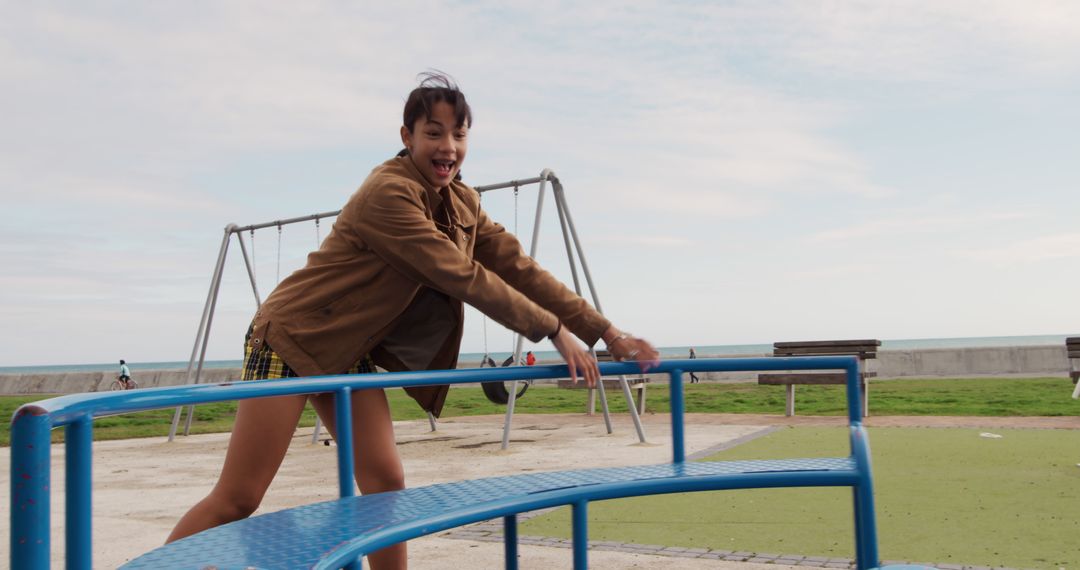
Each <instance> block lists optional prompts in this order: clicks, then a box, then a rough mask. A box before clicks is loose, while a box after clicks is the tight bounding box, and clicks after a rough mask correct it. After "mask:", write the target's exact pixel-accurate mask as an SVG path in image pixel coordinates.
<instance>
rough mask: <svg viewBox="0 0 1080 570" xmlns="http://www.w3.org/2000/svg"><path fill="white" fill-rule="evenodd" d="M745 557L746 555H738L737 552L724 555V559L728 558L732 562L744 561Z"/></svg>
mask: <svg viewBox="0 0 1080 570" xmlns="http://www.w3.org/2000/svg"><path fill="white" fill-rule="evenodd" d="M747 558H748V557H747V556H739V555H737V554H728V555H727V556H725V557H724V560H730V561H732V562H744V561H745V560H746V559H747Z"/></svg>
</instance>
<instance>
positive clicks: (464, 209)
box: [394, 156, 476, 227]
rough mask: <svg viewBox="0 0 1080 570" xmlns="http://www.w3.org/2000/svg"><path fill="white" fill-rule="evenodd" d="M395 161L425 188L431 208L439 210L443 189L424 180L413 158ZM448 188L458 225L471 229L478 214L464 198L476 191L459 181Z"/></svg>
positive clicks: (406, 157)
mask: <svg viewBox="0 0 1080 570" xmlns="http://www.w3.org/2000/svg"><path fill="white" fill-rule="evenodd" d="M394 160H396V161H398V164H400V165H401V166H402V167H404V168H405V171H406V172H407V173H408V176H409V178H411V179H412V180H414V181H415V182H417V183H419V184H420V186H421V187H423V189H424V193H425V194H427V196H428V202H429V203H430V204H431V206H432V207H433V208H438V207H439V205H440V204H442V201H443V196H442V192H441V188H436V187H435V186H433V185H432V184H431V183H430V182H428V180H427V178H424V175H423V174H421V173H420V169H419V168H417V167H416V164H415V163H413V161H412V158H411V157H409V156H399V157H397V158H395V159H394ZM448 188H449V189H450V194H451V195H452V196H453V197H452V198H451V200H450V207H451V208H452V209H453V210H454V217H455V218H456V222H457V224H458V225H462V226H469V227H471V226H473V225H475V224H476V214H475V213H474V212H472V211H471V210H470V209H469V208H468V205H467V203H466V201H465V200H464V196H465V195H466V194H467V193H470V192H473V193H475V190H473V189H472V188H471V187H469V186H468V185H467V184H465V183H464V182H461V181H458V180H455V181H452V182H450V186H449V187H448Z"/></svg>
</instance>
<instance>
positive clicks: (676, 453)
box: [671, 369, 686, 463]
mask: <svg viewBox="0 0 1080 570" xmlns="http://www.w3.org/2000/svg"><path fill="white" fill-rule="evenodd" d="M685 410H686V404H685V403H684V402H683V388H682V370H678V369H676V370H672V371H671V452H672V459H671V460H672V461H673V462H675V463H682V462H684V461H686V436H685V431H684V430H683V412H684V411H685Z"/></svg>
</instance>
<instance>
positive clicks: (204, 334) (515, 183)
mask: <svg viewBox="0 0 1080 570" xmlns="http://www.w3.org/2000/svg"><path fill="white" fill-rule="evenodd" d="M549 183H550V185H551V190H552V197H553V200H554V202H555V209H556V212H557V213H558V216H559V226H560V228H561V229H562V236H563V243H564V245H565V246H566V257H567V261H568V262H569V264H570V273H571V275H572V277H573V281H574V291H575V292H576V293H577V294H578V295H579V296H582V297H584V294H583V291H582V287H581V280H580V279H579V277H578V268H577V263H575V253H576V254H577V261H579V262H580V263H581V270H582V273H583V275H584V277H585V281H586V283H587V285H588V287H589V294H590V296H591V297H592V301H593V306H594V307H595V308H596V310H597V311H599V312H600V313H601V314H603V312H604V311H603V308H602V307H601V304H600V297H599V295H598V293H597V290H596V286H595V284H594V282H593V278H592V274H591V272H590V271H589V266H588V263H587V262H586V261H585V252H584V249H583V247H582V245H581V240H580V238H579V237H578V233H577V227H576V226H575V225H574V220H573V217H572V216H571V214H570V208H569V206H568V205H567V201H566V193H565V190H564V188H563V185H562V182H561V181H560V180H559V178H558V177H557V176H556V175H555V172H554V171H552V170H551V169H550V168H545V169H544V170H542V171H541V172H540V175H539V176H536V177H533V178H525V179H519V180H511V181H508V182H501V183H497V184H489V185H484V186H474V187H473V189H474V190H476V191H477V192H478V193H480V195H481V196H482V195H483V194H484V193H485V192H491V191H494V190H500V189H504V188H514V189H519V188H520V187H522V186H529V185H532V184H537V185H539V191H538V192H537V201H536V215H535V220H534V223H533V231H532V239H531V243H530V246H529V256H530V257H533V258H535V257H536V251H537V246H538V242H539V233H540V223H541V221H542V219H543V210H544V197H545V195H546V190H547V185H548V184H549ZM340 213H341V210H335V211H333V212H323V213H319V214H311V215H307V216H299V217H295V218H287V219H282V220H274V221H272V222H264V223H259V224H251V225H246V226H238V225H236V224H233V223H230V224H228V225H226V226H225V229H224V236H223V237H222V240H221V246H220V248H219V250H218V257H217V262H216V263H215V264H214V271H213V275H212V277H211V279H210V290H209V292H208V293H207V297H206V303H205V305H204V306H203V312H202V317H201V319H200V320H199V327H198V330H197V332H196V334H195V343H194V346H193V347H192V349H191V358H190V359H189V361H188V366H187V378H186V379H187V382H186V383H187V384H198V383H199V379H200V376H201V375H202V369H203V364H204V362H205V359H206V347H207V344H208V342H209V339H210V329H211V325H212V324H213V320H214V309H215V307H216V306H217V299H218V294H219V293H220V290H221V281H222V275H223V273H224V268H225V260H226V258H227V256H228V251H229V244H230V243H231V242H232V237H233V235H235V236H236V238H237V242H238V243H239V245H240V253H241V254H242V256H243V258H244V265H245V267H246V269H247V274H248V279H249V281H250V283H251V291H252V293H253V294H254V296H255V304H256V308H258V307H261V306H262V300H261V298H260V296H259V288H258V284H257V282H256V280H255V270H254V264H253V261H252V258H251V257H249V256H248V252H247V246H246V245H245V243H244V235H243V233H244V232H245V231H246V232H251V233H252V236H254V231H255V230H257V229H263V228H269V227H275V226H276V227H277V228H278V235H279V237H280V233H281V228H282V227H283V226H287V225H291V224H298V223H304V222H310V221H315V223H316V232H318V224H319V220H321V219H323V218H332V217H335V216H337V215H338V214H340ZM515 215H516V214H515ZM252 248H254V237H253V243H252ZM278 255H279V256H280V246H279V250H278ZM279 273H280V267H279ZM515 337H516V340H515V342H514V356H513V358H514V361H515V362H517V361H518V360H520V358H521V349H522V346H523V344H524V341H525V338H524V337H523V336H521V335H520V334H515ZM589 350H590V352H591V353H592V355H593V358H595V357H596V350H595V348H593V347H590V349H589ZM619 383H620V386H621V388H622V391H623V396H624V397H625V398H626V402H627V408H628V409H629V412H630V416H631V418H632V419H633V422H634V427H635V429H636V431H637V435H638V439H639V441H640V442H641V443H645V441H646V438H645V430H644V427H643V426H642V424H641V418H640V417H639V415H638V412H637V407H636V406H635V405H634V398H633V395H632V394H631V392H630V386H629V384H628V383H627V380H626V376H624V375H620V376H619ZM517 384H518V381H517V380H515V381H513V383H512V385H511V389H510V390H508V396H509V398H508V401H507V405H506V418H505V422H504V425H503V439H502V449H504V450H505V449H507V448H508V447H509V445H510V429H511V424H512V423H513V417H514V404H515V401H516V400H517V397H516V396H517V391H518V390H517V388H518V386H517ZM597 390H598V391H599V395H600V403H601V409H602V411H603V416H604V423H605V425H606V427H607V433H608V434H611V433H613V431H614V429H613V427H612V423H611V415H610V412H609V410H608V403H607V395H606V393H605V391H604V383H603V382H597V385H596V388H590V389H589V402H588V405H587V409H588V410H589V411H590V413H591V410H593V409H594V407H595V398H596V391H597ZM187 408H188V412H187V419H186V421H185V422H184V435H188V434H189V433H190V430H191V421H192V417H193V415H194V406H188V407H187ZM182 411H183V407H177V408H176V410H175V412H174V414H173V420H172V425H171V426H170V428H169V441H170V442H171V441H173V440H174V439H175V437H176V432H177V429H178V426H179V421H180V416H181V413H182ZM428 421H429V422H430V423H431V429H432V431H435V418H434V417H433V416H432V415H431V414H430V413H429V414H428ZM318 428H319V425H318V424H316V430H315V433H314V435H313V437H312V441H317V440H318V432H319V430H318Z"/></svg>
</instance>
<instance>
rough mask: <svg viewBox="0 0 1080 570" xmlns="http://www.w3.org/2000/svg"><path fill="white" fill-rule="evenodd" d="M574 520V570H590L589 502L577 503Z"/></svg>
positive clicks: (574, 509)
mask: <svg viewBox="0 0 1080 570" xmlns="http://www.w3.org/2000/svg"><path fill="white" fill-rule="evenodd" d="M571 516H572V517H573V520H574V523H573V524H574V529H573V537H574V570H588V569H589V502H588V501H585V500H581V501H577V502H576V503H574V505H573V513H572V514H571Z"/></svg>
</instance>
